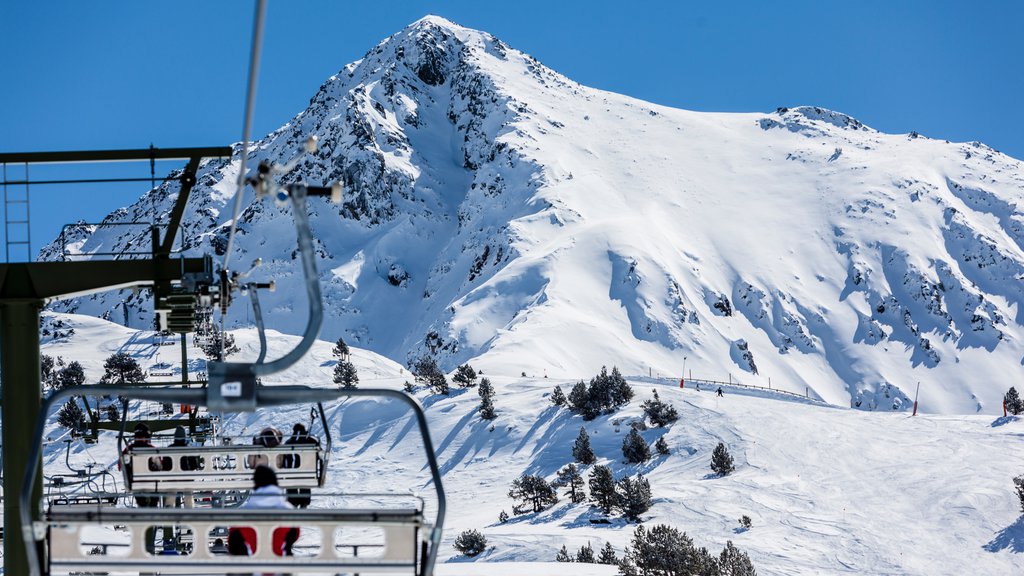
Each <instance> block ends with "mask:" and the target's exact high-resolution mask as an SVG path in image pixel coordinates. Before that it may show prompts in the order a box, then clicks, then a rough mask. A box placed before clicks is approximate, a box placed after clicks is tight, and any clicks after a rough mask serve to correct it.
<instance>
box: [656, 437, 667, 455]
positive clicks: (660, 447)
mask: <svg viewBox="0 0 1024 576" xmlns="http://www.w3.org/2000/svg"><path fill="white" fill-rule="evenodd" d="M654 449H655V450H657V451H658V454H661V455H662V456H668V455H669V452H671V451H670V450H669V448H668V442H666V441H665V437H664V436H658V440H657V441H656V442H655V443H654Z"/></svg>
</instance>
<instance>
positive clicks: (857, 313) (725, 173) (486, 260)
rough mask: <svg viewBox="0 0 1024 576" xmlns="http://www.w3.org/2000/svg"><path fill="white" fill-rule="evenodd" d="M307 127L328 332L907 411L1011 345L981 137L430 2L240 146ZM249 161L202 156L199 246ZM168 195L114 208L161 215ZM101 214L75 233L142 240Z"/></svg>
mask: <svg viewBox="0 0 1024 576" xmlns="http://www.w3.org/2000/svg"><path fill="white" fill-rule="evenodd" d="M309 135H317V136H318V137H319V140H320V149H319V151H318V152H316V153H315V154H312V155H309V156H308V157H306V158H304V159H303V160H302V162H301V163H300V165H299V168H298V169H297V170H296V172H295V173H294V174H293V175H291V176H290V179H304V180H306V181H309V182H313V183H326V182H331V181H334V180H339V179H340V180H342V181H343V182H344V184H345V186H346V200H345V203H344V206H343V207H342V208H340V209H339V208H337V207H332V206H330V205H327V204H321V203H319V201H316V202H314V203H313V204H312V211H313V217H312V220H313V227H314V231H315V234H316V236H317V250H318V256H319V262H318V265H319V268H320V273H321V281H322V285H323V288H324V294H325V300H326V306H327V310H328V313H329V319H328V320H327V322H326V323H325V328H324V337H325V338H328V339H332V340H333V339H335V338H337V337H338V336H343V337H345V338H346V340H347V341H349V342H350V343H353V344H356V345H358V346H360V347H363V348H366V349H369V350H373V351H375V352H377V353H379V354H382V355H384V356H386V357H389V358H392V359H394V360H396V361H398V362H401V363H404V362H406V361H407V360H408V359H410V358H414V357H417V356H419V355H421V354H424V353H431V354H435V355H437V356H438V358H439V360H440V362H441V365H442V366H444V367H446V368H453V367H454V366H455V365H456V364H458V363H462V362H465V361H467V360H470V359H472V360H473V362H474V364H475V365H477V366H481V367H484V368H485V369H486V368H488V367H490V366H508V367H511V368H512V370H513V371H512V372H511V374H519V373H520V372H523V371H525V372H527V373H531V374H538V375H539V374H548V375H550V376H552V377H569V378H573V377H576V375H578V374H584V373H593V372H595V371H596V370H597V368H598V367H600V366H601V365H606V364H609V365H610V364H616V365H618V366H619V367H620V368H621V369H622V370H623V371H624V373H627V374H640V373H649V372H653V371H657V372H659V373H662V374H666V373H675V374H678V373H679V371H680V370H681V368H682V363H683V358H684V357H686V358H687V368H688V369H689V370H690V371H691V372H692V373H693V374H694V375H695V376H700V377H706V378H713V379H720V380H725V379H726V378H727V377H731V378H739V379H741V380H742V381H744V382H746V383H751V384H759V385H767V384H768V381H769V379H771V381H772V384H773V385H774V386H776V387H783V388H787V389H790V390H793V391H801V392H802V391H803V389H804V388H805V387H806V388H809V389H811V390H813V391H814V393H816V394H817V395H818V396H820V397H821V398H823V399H825V400H826V401H828V402H831V403H834V404H838V405H843V406H848V405H851V404H854V405H856V404H859V405H860V406H861V407H863V408H867V407H874V406H875V403H873V402H871V401H870V399H872V398H875V397H876V396H879V395H880V394H882V393H883V391H884V392H889V391H891V392H892V393H893V394H895V395H896V396H897V397H899V398H901V401H902V406H903V407H904V408H905V407H907V406H909V405H910V402H908V401H907V399H908V398H910V397H912V396H913V393H914V388H915V385H916V383H917V382H921V384H922V391H923V394H922V398H921V407H922V410H924V411H928V412H939V413H975V412H985V413H988V414H994V413H997V412H998V411H999V410H1000V407H999V406H1000V400H1001V397H1002V394H1003V393H1004V392H1005V391H1006V389H1007V388H1008V387H1009V384H1010V383H1011V382H1012V380H1013V375H1016V374H1018V373H1019V370H1020V365H1021V363H1022V362H1024V347H1022V336H1024V333H1022V328H1021V325H1022V322H1024V310H1022V309H1021V306H1020V305H1019V303H1020V300H1021V287H1020V282H1019V280H1020V278H1021V277H1024V226H1022V221H1024V215H1022V212H1021V209H1020V206H1021V205H1024V202H1022V200H1024V169H1022V166H1021V163H1020V162H1019V161H1018V160H1015V159H1012V158H1009V157H1006V156H1004V155H1002V154H1000V153H998V152H996V151H994V150H991V149H989V148H988V147H986V146H984V145H982V144H979V143H967V144H957V143H948V142H940V141H935V140H931V139H928V138H925V137H923V136H920V135H918V134H916V133H912V134H909V135H890V134H883V133H880V132H877V131H875V130H873V129H871V128H870V127H868V126H866V125H864V124H862V123H861V122H859V121H857V120H855V119H852V118H850V117H848V116H845V115H843V114H840V113H836V112H831V111H828V110H824V109H821V108H815V107H798V108H788V109H787V108H780V109H779V110H777V111H776V112H774V113H770V114H761V113H752V114H709V113H695V112H688V111H684V110H676V109H670V108H666V107H662V106H656V105H653V104H649V103H645V102H642V101H639V100H635V99H632V98H628V97H625V96H621V95H617V94H612V93H607V92H602V91H598V90H594V89H591V88H587V87H585V86H581V85H579V84H576V83H574V82H572V81H571V80H568V79H566V78H564V77H562V76H560V75H558V74H557V73H555V72H553V71H551V70H549V69H547V68H546V67H544V66H543V65H541V64H540V63H539V62H537V61H536V60H535V59H533V58H531V57H529V56H527V55H525V54H523V53H521V52H518V51H516V50H514V49H512V48H510V47H508V46H507V45H505V44H504V43H502V42H501V41H500V40H497V39H495V38H494V37H492V36H490V35H489V34H486V33H483V32H478V31H475V30H470V29H466V28H463V27H460V26H457V25H455V24H452V23H451V22H448V21H446V20H444V19H442V18H438V17H426V18H424V19H422V20H420V21H418V22H416V23H414V24H412V25H410V26H409V27H408V28H406V29H405V30H402V31H401V32H399V33H397V34H395V35H394V36H392V37H390V38H388V39H386V40H384V41H383V42H381V43H380V44H379V45H378V46H377V47H376V48H374V49H373V50H371V51H370V52H368V53H367V54H366V56H365V57H364V58H363V59H362V60H360V61H357V62H354V63H352V64H349V65H348V66H346V67H345V68H344V69H342V70H341V71H340V72H339V73H338V74H336V75H335V76H332V77H331V78H330V79H328V81H327V82H326V83H325V84H324V85H323V86H322V87H321V89H320V90H319V91H318V92H317V94H315V95H314V96H313V98H312V99H311V101H310V106H309V108H307V109H306V110H304V111H302V112H301V113H299V114H298V115H297V116H296V117H295V118H293V119H292V120H291V121H289V122H288V123H287V124H285V125H284V126H282V127H281V128H280V129H278V130H277V131H275V132H274V133H272V134H270V135H268V136H267V137H265V138H264V139H262V140H260V141H259V142H257V143H256V145H255V149H254V151H253V152H252V154H251V158H250V165H255V164H256V163H257V162H259V161H261V160H269V161H274V162H279V163H282V162H284V161H286V160H287V159H289V158H291V157H292V156H293V155H294V154H295V153H296V150H298V149H299V147H300V143H301V142H302V141H303V140H304V139H305V138H306V137H308V136H309ZM237 170H238V161H237V160H234V161H231V162H227V161H215V162H210V163H208V164H206V165H205V166H204V167H203V169H202V174H201V176H200V178H199V185H198V186H197V187H196V190H195V191H194V192H193V197H192V199H191V203H190V206H189V210H188V213H187V215H186V221H185V224H184V234H185V240H184V245H185V247H186V249H187V250H188V251H189V252H191V253H198V252H202V251H208V252H214V253H222V252H223V250H224V249H225V248H226V244H227V242H226V229H227V228H226V227H227V224H228V222H229V220H230V217H231V216H230V214H229V210H230V200H231V197H232V194H233V185H232V183H233V182H234V181H235V179H236V177H237ZM250 194H251V193H250ZM175 195H176V184H170V185H167V186H165V187H163V188H161V189H159V190H157V191H155V192H152V193H150V194H147V195H146V196H144V197H143V198H142V199H140V201H139V202H138V203H136V204H135V205H133V206H130V207H128V208H126V209H121V210H119V211H116V212H114V213H112V214H111V215H110V217H109V218H108V220H109V221H111V222H122V221H132V220H149V219H151V218H153V216H154V214H155V215H156V218H157V220H160V219H166V214H167V212H168V211H169V209H170V205H171V202H172V201H173V199H174V198H175ZM249 200H251V196H247V197H246V201H247V204H246V208H245V210H244V211H243V213H242V215H241V217H240V219H239V235H238V237H237V238H236V243H235V247H236V248H235V249H236V251H237V253H236V254H234V255H233V256H232V259H233V263H234V265H235V266H239V267H244V266H246V265H247V264H248V262H249V261H251V260H252V259H253V258H255V257H257V256H260V257H263V258H264V260H265V261H266V262H267V264H265V265H264V267H263V268H262V270H261V272H260V274H261V275H263V276H264V277H267V278H274V279H275V280H277V282H278V284H279V286H281V288H282V289H281V290H279V291H278V292H277V293H276V294H268V295H267V296H266V300H267V302H266V303H265V306H264V307H265V309H266V310H267V315H268V322H269V325H271V326H273V327H274V328H276V329H278V330H280V331H282V332H285V333H298V332H299V331H300V330H301V329H302V326H303V322H304V319H303V318H302V314H301V313H296V312H298V311H301V310H302V309H304V303H303V302H302V299H301V296H296V294H299V293H300V292H301V290H300V289H299V287H298V286H299V285H298V284H297V282H299V279H298V277H297V276H296V274H297V272H296V270H295V268H294V265H293V264H294V261H295V258H294V247H293V240H291V239H292V238H293V237H294V235H293V233H292V231H291V223H290V217H289V216H288V215H287V214H286V213H285V212H284V211H282V210H280V209H278V208H277V207H275V206H273V205H271V204H269V203H258V202H249ZM153 206H156V209H155V210H154V209H153ZM112 230H113V229H112V228H110V227H107V228H104V227H100V228H98V229H97V230H96V231H94V232H93V233H92V234H90V235H88V236H87V237H86V238H85V239H83V240H82V241H81V242H79V243H76V244H75V250H77V251H79V252H81V253H82V254H88V253H90V252H95V251H101V250H110V249H111V247H113V249H114V250H118V249H121V248H123V247H125V246H126V245H127V243H129V242H131V243H132V244H133V245H139V244H140V243H141V244H142V245H145V243H146V242H147V240H146V238H145V237H143V236H141V235H140V236H138V237H133V236H132V235H131V234H126V233H124V232H123V230H122V229H120V228H118V229H116V230H117V232H116V234H122V235H121V236H117V235H115V232H114V231H112ZM58 248H59V247H58V246H56V245H51V246H50V247H48V248H47V249H44V251H43V254H42V256H43V257H44V258H52V257H54V256H55V254H56V253H57V250H58ZM148 307H149V304H148V299H147V298H146V297H145V295H141V296H133V295H128V294H127V293H124V294H114V293H111V294H105V295H96V296H93V297H90V298H88V299H78V300H74V301H69V302H64V303H59V304H57V305H55V308H54V309H55V310H60V311H74V312H79V313H87V314H93V315H98V316H104V317H107V318H111V319H117V320H120V319H121V318H122V317H123V316H124V315H127V317H128V322H127V323H128V325H130V326H132V327H136V328H142V327H145V326H148V325H149V323H150V322H151V320H150V314H149V312H148ZM229 324H231V325H232V326H244V325H246V321H245V319H244V317H243V315H242V312H240V311H234V312H233V316H231V317H230V318H229ZM590 334H600V335H601V337H600V338H592V337H590V336H589V335H590Z"/></svg>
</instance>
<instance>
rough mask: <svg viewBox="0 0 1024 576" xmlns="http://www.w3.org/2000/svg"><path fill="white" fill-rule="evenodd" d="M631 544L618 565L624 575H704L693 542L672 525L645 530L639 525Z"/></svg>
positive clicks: (662, 525)
mask: <svg viewBox="0 0 1024 576" xmlns="http://www.w3.org/2000/svg"><path fill="white" fill-rule="evenodd" d="M630 544H631V545H630V546H629V547H627V548H626V550H625V552H624V553H623V556H622V561H621V562H620V567H621V568H622V570H623V574H666V575H667V574H673V575H674V574H686V575H690V574H705V573H706V572H702V571H701V568H702V567H703V566H702V565H703V564H704V563H703V562H702V561H701V559H700V555H699V553H698V550H697V548H696V547H695V546H694V545H693V540H691V539H690V537H689V536H687V535H686V533H685V532H680V531H679V530H677V529H675V528H673V527H671V526H667V525H665V524H658V525H656V526H653V527H651V528H650V529H649V530H648V529H647V528H645V527H644V525H643V524H640V525H639V526H637V527H636V529H635V530H634V531H633V540H632V541H631V542H630ZM711 573H712V574H713V573H714V572H711Z"/></svg>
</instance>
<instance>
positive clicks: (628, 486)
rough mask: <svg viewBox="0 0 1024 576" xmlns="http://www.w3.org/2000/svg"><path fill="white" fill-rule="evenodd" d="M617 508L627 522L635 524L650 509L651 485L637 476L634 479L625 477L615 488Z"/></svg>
mask: <svg viewBox="0 0 1024 576" xmlns="http://www.w3.org/2000/svg"><path fill="white" fill-rule="evenodd" d="M617 492H618V495H619V497H618V500H619V508H620V509H621V510H622V515H623V516H625V517H626V519H627V520H630V521H633V522H637V521H639V520H640V515H641V514H643V513H644V512H647V511H648V510H650V509H651V505H652V501H651V484H650V482H648V481H647V478H644V476H643V474H638V475H637V477H636V479H633V478H630V477H629V476H626V477H625V478H623V479H622V480H619V482H618V486H617Z"/></svg>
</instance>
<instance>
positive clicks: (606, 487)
mask: <svg viewBox="0 0 1024 576" xmlns="http://www.w3.org/2000/svg"><path fill="white" fill-rule="evenodd" d="M588 484H589V487H590V499H591V500H593V501H594V503H595V506H597V507H598V508H600V509H601V511H602V512H604V513H605V514H611V512H612V510H613V509H615V507H616V506H617V505H618V503H619V495H618V493H617V492H616V491H615V480H614V478H613V477H612V470H611V468H609V467H607V466H604V465H601V464H598V465H597V466H594V468H593V469H592V470H591V471H590V480H589V481H588Z"/></svg>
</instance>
